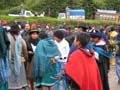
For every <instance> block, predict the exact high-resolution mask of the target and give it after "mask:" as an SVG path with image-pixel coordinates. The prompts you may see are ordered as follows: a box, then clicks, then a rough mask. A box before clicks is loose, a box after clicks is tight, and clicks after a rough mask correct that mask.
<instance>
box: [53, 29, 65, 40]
mask: <svg viewBox="0 0 120 90" xmlns="http://www.w3.org/2000/svg"><path fill="white" fill-rule="evenodd" d="M54 36H55V37H57V38H59V39H63V38H64V33H63V32H62V31H61V30H57V31H55V32H54Z"/></svg>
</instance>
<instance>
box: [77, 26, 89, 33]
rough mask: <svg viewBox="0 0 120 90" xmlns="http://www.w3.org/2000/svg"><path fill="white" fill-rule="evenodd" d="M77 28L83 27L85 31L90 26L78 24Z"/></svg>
mask: <svg viewBox="0 0 120 90" xmlns="http://www.w3.org/2000/svg"><path fill="white" fill-rule="evenodd" d="M77 28H82V29H83V31H84V32H86V31H87V29H88V28H87V27H86V26H84V25H78V26H77Z"/></svg>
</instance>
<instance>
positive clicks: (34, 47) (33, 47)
mask: <svg viewBox="0 0 120 90" xmlns="http://www.w3.org/2000/svg"><path fill="white" fill-rule="evenodd" d="M31 46H32V49H33V52H35V49H36V46H34V45H33V44H32V43H31Z"/></svg>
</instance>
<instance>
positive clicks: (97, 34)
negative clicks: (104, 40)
mask: <svg viewBox="0 0 120 90" xmlns="http://www.w3.org/2000/svg"><path fill="white" fill-rule="evenodd" d="M90 35H91V37H92V38H96V37H98V38H101V37H102V33H101V32H100V30H93V31H92V32H90Z"/></svg>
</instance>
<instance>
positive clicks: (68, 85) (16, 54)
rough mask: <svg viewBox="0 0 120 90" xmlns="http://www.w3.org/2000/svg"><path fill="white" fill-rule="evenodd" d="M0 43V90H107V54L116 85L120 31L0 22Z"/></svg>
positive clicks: (117, 27)
mask: <svg viewBox="0 0 120 90" xmlns="http://www.w3.org/2000/svg"><path fill="white" fill-rule="evenodd" d="M0 40H1V41H0V90H110V88H109V83H108V73H109V70H110V58H111V57H112V56H113V55H115V56H116V72H117V76H118V84H120V26H102V27H93V26H85V25H82V24H79V25H77V26H75V29H73V28H71V27H69V26H67V25H66V24H65V23H64V24H61V25H60V27H58V28H55V27H53V26H50V25H49V24H48V25H46V26H45V27H44V28H42V27H41V25H39V24H29V23H24V24H20V23H18V22H13V23H11V24H10V25H7V22H5V21H4V22H1V23H0ZM110 40H113V41H114V40H115V41H117V47H119V48H118V49H117V50H115V49H116V48H115V45H110V44H109V42H110ZM61 84H62V85H61Z"/></svg>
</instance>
